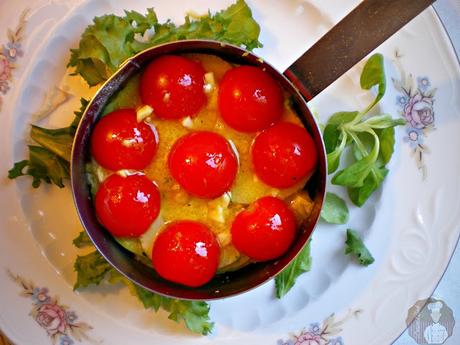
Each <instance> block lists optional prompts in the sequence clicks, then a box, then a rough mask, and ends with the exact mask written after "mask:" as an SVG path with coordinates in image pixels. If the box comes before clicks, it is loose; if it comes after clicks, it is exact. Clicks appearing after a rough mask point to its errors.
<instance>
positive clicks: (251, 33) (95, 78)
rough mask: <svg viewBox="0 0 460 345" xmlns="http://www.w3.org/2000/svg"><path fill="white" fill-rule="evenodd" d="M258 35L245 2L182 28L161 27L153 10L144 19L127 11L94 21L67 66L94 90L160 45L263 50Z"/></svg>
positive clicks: (190, 20)
mask: <svg viewBox="0 0 460 345" xmlns="http://www.w3.org/2000/svg"><path fill="white" fill-rule="evenodd" d="M259 34H260V27H259V24H257V22H256V21H255V20H254V18H253V17H252V12H251V9H250V8H249V7H248V5H247V4H246V2H245V1H244V0H238V1H237V2H236V3H235V4H233V5H231V6H230V7H228V8H227V9H225V10H222V11H219V12H217V13H215V14H211V13H210V12H208V14H207V15H205V16H202V17H199V18H195V17H191V16H190V15H187V16H186V17H185V23H184V24H182V25H180V26H176V25H175V24H174V23H172V22H170V21H166V22H165V23H160V22H159V21H158V18H157V15H156V13H155V11H154V10H153V9H152V8H150V9H148V10H147V13H146V14H145V15H143V14H141V13H139V12H136V11H125V15H124V16H116V15H113V14H110V15H105V16H101V17H96V18H94V21H93V24H91V25H89V26H88V27H87V28H86V30H85V31H84V33H83V35H82V37H81V39H80V43H79V46H78V48H77V49H72V50H71V57H70V61H69V63H68V66H69V67H74V68H75V74H79V75H81V76H82V77H83V79H85V80H86V82H87V83H88V85H90V86H94V85H97V84H99V83H101V82H103V81H105V80H107V79H108V78H109V77H110V75H111V74H113V73H114V72H115V71H116V70H117V68H118V67H119V66H120V64H122V63H123V61H125V60H126V59H128V58H130V57H131V56H133V55H134V54H136V53H138V52H140V51H142V50H144V49H147V48H150V47H153V46H155V45H158V44H161V43H166V42H172V41H177V40H185V39H193V38H200V39H212V40H217V41H222V42H227V43H231V44H235V45H238V46H242V47H244V48H246V49H249V50H252V49H254V48H258V47H261V46H262V44H261V43H260V42H259V39H258V38H259Z"/></svg>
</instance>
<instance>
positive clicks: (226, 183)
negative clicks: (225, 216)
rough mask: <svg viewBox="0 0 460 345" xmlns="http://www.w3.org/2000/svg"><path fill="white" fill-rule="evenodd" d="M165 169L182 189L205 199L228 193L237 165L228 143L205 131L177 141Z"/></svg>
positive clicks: (188, 135) (187, 135)
mask: <svg viewBox="0 0 460 345" xmlns="http://www.w3.org/2000/svg"><path fill="white" fill-rule="evenodd" d="M168 166H169V170H170V172H171V175H172V176H173V177H174V178H175V179H176V181H177V182H178V183H179V184H180V185H181V186H182V188H184V189H185V190H186V191H187V192H188V193H190V194H192V195H194V196H196V197H199V198H207V199H213V198H217V197H218V196H220V195H222V194H223V193H225V192H226V191H228V190H229V189H230V187H231V185H232V183H233V181H234V180H235V177H236V174H237V171H238V161H237V159H236V156H235V154H234V152H233V150H232V148H231V146H230V144H229V143H228V141H227V140H226V139H225V138H224V137H222V136H221V135H219V134H217V133H214V132H208V131H199V132H192V133H189V134H186V135H184V136H183V137H181V138H179V139H178V140H177V141H176V142H175V144H174V145H173V147H172V149H171V151H170V153H169V157H168Z"/></svg>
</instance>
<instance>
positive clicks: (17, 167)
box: [8, 98, 89, 188]
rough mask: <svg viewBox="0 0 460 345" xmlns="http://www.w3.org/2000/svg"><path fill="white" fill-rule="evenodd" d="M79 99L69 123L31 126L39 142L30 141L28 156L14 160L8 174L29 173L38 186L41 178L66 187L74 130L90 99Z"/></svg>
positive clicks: (33, 136)
mask: <svg viewBox="0 0 460 345" xmlns="http://www.w3.org/2000/svg"><path fill="white" fill-rule="evenodd" d="M80 102H81V108H80V110H78V111H76V112H75V113H74V114H75V117H74V120H73V121H72V123H71V124H70V125H69V126H68V127H65V128H58V129H46V128H42V127H38V126H32V128H31V131H30V137H31V139H33V140H34V141H35V142H36V143H37V144H39V145H40V146H38V145H29V147H28V148H29V159H28V160H22V161H20V162H17V163H15V164H14V166H13V168H11V169H10V170H9V171H8V178H10V179H14V178H17V177H19V176H25V175H29V176H31V177H32V178H33V180H32V186H33V187H34V188H38V187H39V186H40V185H41V182H42V181H44V182H46V183H53V184H55V185H56V186H58V187H60V188H62V187H64V180H67V179H69V178H70V175H69V171H70V163H69V161H70V152H71V149H72V143H73V138H74V135H75V131H76V130H77V126H78V124H79V122H80V119H81V117H82V115H83V113H84V111H85V109H86V107H87V105H88V103H89V102H88V101H87V100H85V99H84V98H82V99H81V100H80Z"/></svg>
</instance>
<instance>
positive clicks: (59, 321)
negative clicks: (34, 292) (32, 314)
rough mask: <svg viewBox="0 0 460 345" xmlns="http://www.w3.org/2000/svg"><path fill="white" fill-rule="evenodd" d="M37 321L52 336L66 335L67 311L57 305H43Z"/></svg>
mask: <svg viewBox="0 0 460 345" xmlns="http://www.w3.org/2000/svg"><path fill="white" fill-rule="evenodd" d="M36 321H37V322H38V324H39V325H40V326H41V327H43V328H44V329H45V330H46V331H47V332H48V334H49V335H50V336H53V335H55V334H57V333H64V332H65V329H66V328H67V322H66V316H65V311H64V310H63V309H62V308H61V307H60V306H58V305H57V304H43V305H42V306H41V307H40V308H39V309H38V313H37V316H36Z"/></svg>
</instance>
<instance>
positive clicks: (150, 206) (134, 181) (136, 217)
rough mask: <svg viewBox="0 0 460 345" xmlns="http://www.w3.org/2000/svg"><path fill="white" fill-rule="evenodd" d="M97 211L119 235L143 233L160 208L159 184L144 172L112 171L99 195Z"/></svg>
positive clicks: (108, 228) (105, 222) (99, 190)
mask: <svg viewBox="0 0 460 345" xmlns="http://www.w3.org/2000/svg"><path fill="white" fill-rule="evenodd" d="M95 206H96V215H97V217H98V218H99V221H100V222H101V224H102V225H103V226H104V227H105V228H106V229H107V230H109V231H110V233H112V235H114V236H117V237H139V236H140V235H142V234H143V233H144V232H146V231H147V230H148V228H149V227H150V225H151V224H152V223H153V221H154V220H155V219H156V218H157V217H158V213H159V212H160V192H159V191H158V187H157V186H156V185H155V184H154V183H153V182H152V181H150V180H149V179H148V178H147V177H146V176H144V175H137V174H136V175H129V176H127V177H122V176H120V175H118V174H113V175H110V176H109V177H108V178H107V179H106V180H105V181H104V182H102V184H101V185H100V186H99V189H98V191H97V193H96V197H95Z"/></svg>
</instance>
